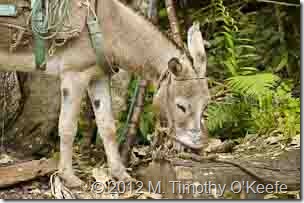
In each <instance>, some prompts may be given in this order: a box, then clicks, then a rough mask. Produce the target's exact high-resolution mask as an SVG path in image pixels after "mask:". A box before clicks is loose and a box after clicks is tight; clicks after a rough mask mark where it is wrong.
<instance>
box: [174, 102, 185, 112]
mask: <svg viewBox="0 0 304 203" xmlns="http://www.w3.org/2000/svg"><path fill="white" fill-rule="evenodd" d="M176 106H177V108H179V109H180V110H181V111H182V112H184V113H186V108H185V107H184V106H183V105H180V104H176Z"/></svg>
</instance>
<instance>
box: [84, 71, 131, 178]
mask: <svg viewBox="0 0 304 203" xmlns="http://www.w3.org/2000/svg"><path fill="white" fill-rule="evenodd" d="M88 91H89V96H90V99H91V101H92V106H93V109H94V112H95V118H96V123H97V127H98V131H99V134H100V135H101V138H102V139H103V144H104V148H105V151H106V155H107V160H108V164H109V166H110V167H111V171H112V175H113V176H114V177H116V178H118V179H120V180H127V179H129V178H130V176H129V174H128V173H127V172H126V168H125V167H124V165H123V163H122V160H121V157H120V154H119V151H118V143H117V141H116V136H115V135H116V134H115V133H116V128H115V121H114V118H113V113H112V105H111V94H110V79H109V78H108V77H103V78H99V79H97V80H94V81H92V82H90V84H89V89H88Z"/></svg>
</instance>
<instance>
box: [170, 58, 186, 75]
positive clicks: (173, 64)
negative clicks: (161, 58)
mask: <svg viewBox="0 0 304 203" xmlns="http://www.w3.org/2000/svg"><path fill="white" fill-rule="evenodd" d="M168 69H169V70H170V72H171V73H173V74H174V75H175V76H179V75H180V73H181V72H182V70H183V68H182V65H181V64H180V62H179V60H178V58H175V57H173V58H172V59H170V61H169V62H168Z"/></svg>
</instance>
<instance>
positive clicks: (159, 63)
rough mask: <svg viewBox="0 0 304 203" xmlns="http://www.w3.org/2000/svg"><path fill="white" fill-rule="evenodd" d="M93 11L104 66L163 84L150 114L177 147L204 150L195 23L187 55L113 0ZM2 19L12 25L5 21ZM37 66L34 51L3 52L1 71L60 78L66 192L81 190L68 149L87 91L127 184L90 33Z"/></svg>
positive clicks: (202, 65) (203, 93)
mask: <svg viewBox="0 0 304 203" xmlns="http://www.w3.org/2000/svg"><path fill="white" fill-rule="evenodd" d="M96 13H97V16H98V18H99V20H100V28H101V30H102V33H103V36H104V47H103V49H104V54H105V56H106V58H107V60H108V62H109V63H110V64H116V65H119V67H121V68H123V69H125V70H127V71H132V72H135V73H137V74H141V75H142V76H143V77H144V78H146V79H148V80H152V81H158V80H159V78H161V79H160V81H161V82H160V88H159V89H158V91H157V93H156V96H155V98H154V105H155V107H156V108H155V109H158V110H159V111H160V112H161V114H162V115H163V116H165V117H166V118H167V120H168V121H169V122H168V123H169V126H170V128H171V129H172V132H173V133H174V134H175V135H174V136H175V139H176V141H177V142H178V143H179V144H181V145H183V146H185V147H189V148H191V149H200V148H202V146H203V143H204V141H206V136H207V134H206V130H204V129H205V124H204V121H203V120H202V113H203V110H204V109H205V107H206V105H207V103H208V97H209V96H208V84H207V80H206V62H207V60H206V54H205V49H204V44H203V38H202V35H201V33H200V31H199V25H198V24H196V25H194V26H193V27H192V28H191V29H190V30H189V37H188V48H189V54H190V56H189V54H187V53H186V52H185V51H184V50H183V49H180V48H179V47H178V46H176V45H175V44H174V43H173V42H172V41H170V40H169V39H168V38H167V37H166V36H165V35H163V34H162V33H161V32H160V31H159V30H158V29H157V28H156V27H155V26H153V25H152V24H151V23H150V22H149V21H148V20H146V19H145V18H144V17H142V16H140V15H139V14H137V13H136V12H134V11H132V10H131V9H130V8H128V7H127V6H126V5H124V4H122V3H121V2H119V1H118V0H102V1H98V2H97V4H96ZM1 20H3V21H4V22H8V23H9V22H10V19H9V18H2V19H1V18H0V21H1ZM0 29H1V27H0ZM0 31H1V30H0ZM0 35H1V32H0ZM34 61H35V60H34V56H33V53H32V47H27V48H23V49H22V50H17V51H15V53H9V52H8V51H7V50H6V49H3V48H0V70H3V71H23V72H34V71H35V72H42V73H44V74H49V75H53V76H55V77H60V79H61V111H60V116H59V136H60V160H59V166H58V170H59V174H60V176H61V177H62V178H63V180H64V181H65V184H66V185H67V186H69V187H74V186H80V185H81V184H82V181H81V180H80V179H79V178H78V177H77V176H76V175H75V174H74V172H73V168H72V151H73V150H72V149H73V141H74V137H75V134H76V130H77V120H78V116H79V111H80V103H81V100H82V96H83V95H84V94H85V91H88V94H89V97H90V100H91V102H92V106H93V109H94V114H95V116H96V123H97V126H98V131H99V134H100V135H101V137H102V139H103V143H104V148H105V152H106V155H107V160H108V163H109V166H110V167H111V172H112V175H113V176H114V177H116V178H118V179H121V180H125V179H128V178H130V176H129V174H128V173H127V172H126V168H125V166H124V165H123V163H122V160H121V157H120V155H119V152H118V143H117V141H116V137H115V131H116V128H115V124H114V118H113V115H112V109H111V95H110V87H109V77H107V76H105V75H104V74H103V72H102V70H101V68H100V67H98V66H97V65H96V56H95V52H94V51H93V49H92V47H91V44H90V37H89V33H88V30H87V29H85V30H84V31H83V32H81V33H80V35H79V37H78V38H77V39H73V40H71V41H69V42H67V44H66V45H65V46H64V47H62V48H60V49H58V51H57V52H56V53H55V54H54V56H52V57H49V58H48V59H47V63H46V70H45V71H41V70H37V69H36V68H35V62H34Z"/></svg>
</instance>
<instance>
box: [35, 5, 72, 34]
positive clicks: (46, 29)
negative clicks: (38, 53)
mask: <svg viewBox="0 0 304 203" xmlns="http://www.w3.org/2000/svg"><path fill="white" fill-rule="evenodd" d="M33 2H34V3H33ZM42 3H43V0H32V16H35V17H36V16H37V17H39V18H41V20H42V25H39V24H35V23H32V30H33V32H34V34H36V35H37V36H39V37H40V38H42V39H51V38H54V37H55V36H56V35H57V33H58V32H59V31H62V29H63V26H64V23H65V22H66V20H69V19H70V9H71V1H70V0H46V1H45V4H44V8H45V11H44V12H42V11H41V8H42ZM70 29H72V28H70Z"/></svg>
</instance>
